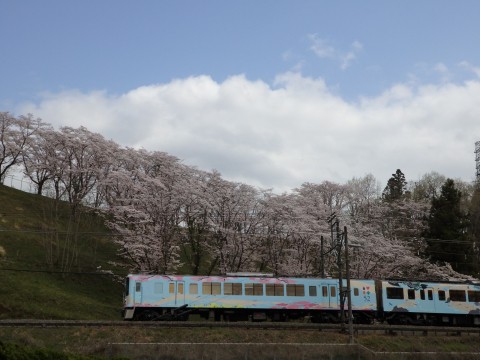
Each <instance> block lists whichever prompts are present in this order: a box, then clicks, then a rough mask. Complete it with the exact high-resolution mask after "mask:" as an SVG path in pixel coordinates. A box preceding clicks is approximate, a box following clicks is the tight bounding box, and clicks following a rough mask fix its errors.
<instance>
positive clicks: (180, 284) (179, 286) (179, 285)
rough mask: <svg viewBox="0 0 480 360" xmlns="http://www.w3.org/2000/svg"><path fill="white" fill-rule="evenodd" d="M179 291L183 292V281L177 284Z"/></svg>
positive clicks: (179, 292)
mask: <svg viewBox="0 0 480 360" xmlns="http://www.w3.org/2000/svg"><path fill="white" fill-rule="evenodd" d="M177 293H178V294H183V283H178V284H177Z"/></svg>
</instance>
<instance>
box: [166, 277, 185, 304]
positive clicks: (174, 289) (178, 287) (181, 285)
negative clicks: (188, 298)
mask: <svg viewBox="0 0 480 360" xmlns="http://www.w3.org/2000/svg"><path fill="white" fill-rule="evenodd" d="M168 292H169V293H170V294H174V295H175V305H176V306H182V305H185V282H184V281H172V282H170V283H169V284H168Z"/></svg>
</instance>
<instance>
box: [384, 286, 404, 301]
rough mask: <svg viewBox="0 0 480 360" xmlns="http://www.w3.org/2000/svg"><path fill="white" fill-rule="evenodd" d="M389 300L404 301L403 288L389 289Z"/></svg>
mask: <svg viewBox="0 0 480 360" xmlns="http://www.w3.org/2000/svg"><path fill="white" fill-rule="evenodd" d="M387 299H403V288H394V287H389V288H387Z"/></svg>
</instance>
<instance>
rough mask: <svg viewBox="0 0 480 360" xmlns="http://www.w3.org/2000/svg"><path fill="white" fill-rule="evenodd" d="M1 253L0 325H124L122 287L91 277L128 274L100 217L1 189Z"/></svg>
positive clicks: (11, 190)
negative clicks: (14, 321)
mask: <svg viewBox="0 0 480 360" xmlns="http://www.w3.org/2000/svg"><path fill="white" fill-rule="evenodd" d="M0 247H1V248H0V255H1V257H0V279H1V283H2V286H1V287H0V319H6V318H39V319H120V316H119V310H120V308H121V305H122V285H121V284H120V283H119V282H118V281H114V278H113V277H112V276H108V275H94V274H92V273H98V269H103V270H113V271H114V272H115V273H116V274H118V275H121V276H123V275H124V274H125V270H123V269H121V268H118V267H114V266H112V265H110V264H109V262H110V261H115V260H116V248H115V246H114V245H113V244H112V242H111V240H110V237H109V236H108V231H107V229H106V228H105V227H104V225H103V221H102V220H101V218H100V217H98V216H96V215H95V214H93V213H83V214H82V215H80V216H79V217H76V218H75V217H74V216H72V214H71V211H70V208H69V206H68V205H67V204H65V203H61V202H55V201H54V200H53V199H50V198H47V197H42V196H37V195H33V194H29V193H25V192H22V191H19V190H16V189H12V188H9V187H6V186H3V185H0ZM2 249H3V250H2Z"/></svg>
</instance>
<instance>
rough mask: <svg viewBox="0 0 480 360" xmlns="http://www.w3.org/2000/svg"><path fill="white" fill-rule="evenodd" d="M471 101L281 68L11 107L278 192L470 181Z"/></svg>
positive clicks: (460, 95) (438, 89)
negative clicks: (356, 180)
mask: <svg viewBox="0 0 480 360" xmlns="http://www.w3.org/2000/svg"><path fill="white" fill-rule="evenodd" d="M479 97H480V82H479V81H469V82H466V83H464V84H462V85H454V84H448V83H447V84H441V85H429V86H426V85H425V86H417V87H415V86H413V85H409V84H397V85H395V86H392V87H391V88H390V89H387V90H385V91H384V92H383V93H382V94H380V95H378V96H375V97H370V98H363V99H361V100H360V101H359V102H357V103H354V102H347V101H345V100H344V99H342V98H340V97H338V96H336V95H334V94H333V93H332V92H331V91H330V90H329V88H328V86H327V85H326V84H325V82H324V81H323V79H321V78H319V79H312V78H307V77H304V76H302V75H301V74H299V73H285V74H281V75H279V76H277V78H276V80H275V82H274V84H273V86H270V85H269V84H266V83H264V82H262V81H250V80H248V79H246V78H245V77H244V76H242V75H238V76H232V77H230V78H228V79H226V80H225V81H223V82H221V83H218V82H216V81H214V80H212V79H211V78H210V77H209V76H196V77H190V78H185V79H177V80H174V81H172V82H169V83H165V84H156V85H150V86H143V87H139V88H137V89H133V90H131V91H130V92H128V93H125V94H122V95H117V96H113V95H110V94H108V93H106V92H90V93H81V92H77V91H69V92H62V93H58V94H48V95H45V96H44V97H43V99H42V100H41V101H40V102H39V103H37V104H25V105H22V106H21V107H20V108H18V109H16V110H17V111H16V112H17V113H27V112H31V113H33V114H34V115H35V116H39V117H41V118H43V119H44V120H45V121H47V122H50V123H52V124H53V125H55V126H57V127H58V126H64V125H68V126H75V127H76V126H80V125H83V126H86V127H87V128H88V129H89V130H91V131H95V132H99V133H101V134H103V135H104V136H105V137H106V138H108V139H113V140H115V141H116V142H118V143H119V144H122V145H125V146H135V147H144V148H145V149H148V150H161V151H166V152H168V153H170V154H172V155H175V156H178V157H179V158H181V159H183V160H184V162H185V163H187V164H189V165H194V166H197V167H199V168H201V169H205V170H210V169H212V168H215V169H217V170H219V171H220V172H221V173H222V174H223V175H224V177H225V178H227V179H231V180H237V181H242V182H246V183H249V184H252V185H257V186H261V187H273V188H275V190H277V191H284V190H288V189H291V188H293V187H297V186H299V185H300V184H301V183H302V182H305V181H310V182H321V181H323V180H330V181H337V182H345V181H347V180H348V179H350V178H352V177H353V176H357V177H358V176H363V175H365V174H366V173H370V172H371V173H373V174H374V175H375V176H376V177H377V179H378V180H379V181H381V182H383V183H385V182H386V181H387V179H388V178H389V177H390V175H391V174H392V173H393V172H394V171H395V170H396V169H397V168H400V169H402V171H403V172H404V173H405V174H406V176H407V180H412V181H413V180H415V179H417V178H418V177H420V176H421V175H422V174H424V173H426V172H429V171H432V170H436V171H438V172H440V173H442V174H444V175H446V176H448V177H452V178H457V177H461V178H464V179H465V180H472V179H473V176H474V173H475V159H474V154H473V150H474V142H475V141H477V140H480V121H479V119H480V103H479V102H478V98H479Z"/></svg>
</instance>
